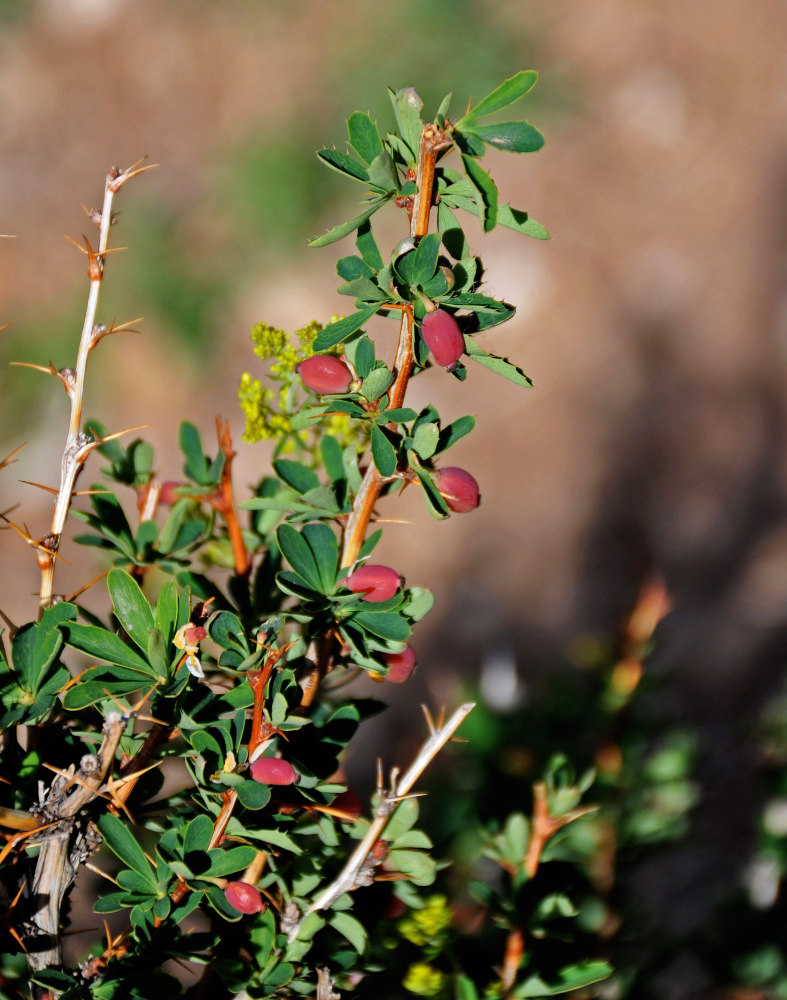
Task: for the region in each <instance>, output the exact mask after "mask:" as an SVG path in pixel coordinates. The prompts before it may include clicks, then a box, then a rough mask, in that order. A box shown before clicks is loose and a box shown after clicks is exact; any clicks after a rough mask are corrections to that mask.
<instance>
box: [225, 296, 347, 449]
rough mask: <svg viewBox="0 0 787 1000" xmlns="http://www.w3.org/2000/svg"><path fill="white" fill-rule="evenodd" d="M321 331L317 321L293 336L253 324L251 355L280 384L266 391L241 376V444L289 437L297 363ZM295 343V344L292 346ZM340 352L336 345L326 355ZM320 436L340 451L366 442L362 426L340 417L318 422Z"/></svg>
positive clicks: (246, 375) (310, 351) (309, 351)
mask: <svg viewBox="0 0 787 1000" xmlns="http://www.w3.org/2000/svg"><path fill="white" fill-rule="evenodd" d="M338 318H339V317H337V316H332V317H331V322H332V323H333V322H335V321H336V320H337V319H338ZM322 328H323V326H322V323H318V322H317V320H312V321H311V323H308V324H307V325H306V326H304V327H301V329H300V330H296V331H295V333H294V335H293V336H290V335H289V334H288V333H286V332H285V331H284V330H279V329H277V328H276V327H273V326H268V324H267V323H255V325H254V326H253V327H252V328H251V339H252V341H253V342H254V353H255V354H256V355H257V357H258V358H261V359H262V360H263V361H270V362H271V364H270V369H269V371H270V377H271V378H273V379H276V380H277V381H278V382H281V383H283V384H282V386H281V387H280V388H278V389H276V388H270V387H268V386H264V385H263V384H262V382H261V381H260V380H259V379H257V378H252V376H251V375H250V374H249V372H244V373H243V374H242V375H241V379H240V386H239V387H238V393H237V395H238V402H239V404H240V408H241V411H242V412H243V415H244V416H245V418H246V428H245V430H244V432H243V440H244V441H245V442H246V443H247V444H254V443H255V442H256V441H266V440H269V439H270V438H283V437H286V436H287V435H289V434H292V433H293V430H292V416H293V414H294V412H295V411H294V408H293V407H294V397H293V385H294V384H296V383H297V384H300V383H299V381H298V380H297V378H296V374H295V369H296V368H297V366H298V364H299V363H300V362H301V361H303V360H304V359H305V358H310V357H311V356H312V355H313V354H314V339H315V337H316V336H317V334H318V333H319V332H320V330H322ZM296 340H297V344H296V343H295V342H294V341H296ZM341 352H342V348H341V346H340V345H337V346H336V347H333V348H331V350H330V351H329V352H328V353H330V354H337V355H338V354H341ZM320 432H321V433H325V434H330V435H331V436H332V437H334V438H336V440H337V441H338V442H339V444H340V445H341V446H342V447H343V448H346V447H347V446H348V445H352V446H353V447H355V448H356V449H357V450H358V451H361V450H362V449H363V447H364V444H365V442H366V431H365V429H364V427H363V425H361V424H359V423H358V422H357V421H353V420H350V418H349V417H347V416H345V415H344V414H341V413H335V414H332V415H330V416H328V417H326V418H325V419H324V420H323V421H321V422H320ZM302 437H303V436H302ZM305 440H306V439H303V440H302V443H305ZM292 444H293V442H290V446H292ZM286 450H287V448H285V451H286Z"/></svg>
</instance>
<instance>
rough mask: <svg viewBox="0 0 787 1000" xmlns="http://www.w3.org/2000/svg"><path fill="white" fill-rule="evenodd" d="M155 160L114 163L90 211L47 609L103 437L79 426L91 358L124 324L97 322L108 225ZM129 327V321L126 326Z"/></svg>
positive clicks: (44, 568) (47, 571) (44, 596)
mask: <svg viewBox="0 0 787 1000" xmlns="http://www.w3.org/2000/svg"><path fill="white" fill-rule="evenodd" d="M152 166H154V164H148V165H146V166H143V167H140V166H139V164H138V163H135V164H133V165H132V166H131V167H128V168H127V169H126V170H120V169H119V168H118V167H111V168H110V170H109V173H108V174H107V178H106V183H105V185H104V204H103V206H102V208H101V211H100V212H97V211H93V212H90V213H88V214H89V216H90V217H91V218H92V219H93V220H94V221H95V222H96V223H97V224H98V227H99V229H98V249H97V250H94V249H93V248H92V247H91V245H90V243H89V242H88V240H87V239H85V244H86V250H85V253H86V254H87V259H88V267H87V273H88V278H89V279H90V291H89V293H88V300H87V307H86V309H85V320H84V323H83V324H82V335H81V337H80V341H79V350H78V351H77V362H76V368H66V369H63V370H62V371H60V372H58V373H57V376H58V378H60V380H61V381H62V382H63V385H64V387H65V389H66V393H67V394H68V398H69V400H70V403H71V417H70V420H69V426H68V435H67V437H66V444H65V448H64V449H63V459H62V462H61V467H60V487H59V489H58V491H57V498H56V500H55V507H54V510H53V512H52V524H51V528H50V530H49V534H48V535H47V536H46V545H45V547H44V548H39V549H38V557H37V558H38V566H39V568H40V570H41V589H40V597H39V607H40V610H41V611H43V610H44V609H45V608H48V607H49V606H50V605H51V603H52V597H53V590H54V577H55V556H56V553H57V550H58V548H59V546H60V539H61V537H62V534H63V528H64V526H65V523H66V517H67V516H68V511H69V508H70V506H71V498H72V496H73V494H74V487H75V485H76V481H77V479H78V477H79V474H80V472H81V471H82V468H83V466H84V464H85V461H86V459H87V457H88V455H89V454H90V452H91V451H92V450H93V449H94V448H96V447H97V446H98V445H99V444H101V441H97V440H94V439H93V438H91V437H90V436H89V435H88V434H86V433H85V432H84V431H82V430H81V429H80V428H81V426H82V402H83V397H84V391H85V373H86V371H87V358H88V355H89V354H90V352H91V351H92V350H93V348H94V347H95V346H96V344H97V343H98V342H99V340H101V339H102V337H104V336H106V335H107V334H108V333H110V332H118V331H119V330H120V329H121V328H120V327H110V328H109V329H107V328H105V327H102V326H100V325H97V324H96V310H97V308H98V298H99V294H100V292H101V281H102V278H103V275H104V258H105V257H106V255H107V254H108V253H110V252H111V251H110V249H109V230H110V227H111V225H112V203H113V201H114V198H115V195H116V194H117V192H118V191H119V190H120V188H121V187H122V186H123V185H124V184H125V183H126V182H127V181H129V180H131V178H132V177H135V176H136V175H137V174H140V173H142V172H143V171H144V170H149V169H150V168H151V167H152ZM124 328H125V327H124Z"/></svg>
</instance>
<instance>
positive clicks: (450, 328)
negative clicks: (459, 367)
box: [421, 309, 465, 368]
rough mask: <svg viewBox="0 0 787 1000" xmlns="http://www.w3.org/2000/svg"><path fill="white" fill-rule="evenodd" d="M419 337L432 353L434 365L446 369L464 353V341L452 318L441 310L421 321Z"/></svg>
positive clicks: (428, 314) (431, 313) (457, 325)
mask: <svg viewBox="0 0 787 1000" xmlns="http://www.w3.org/2000/svg"><path fill="white" fill-rule="evenodd" d="M421 336H422V337H423V338H424V341H425V342H426V346H427V347H428V348H429V350H430V351H431V352H432V357H433V358H434V360H435V364H438V365H442V367H443V368H447V367H448V366H449V365H453V364H456V362H457V361H458V360H459V359H460V358H461V357H462V355H463V354H464V352H465V339H464V337H463V336H462V331H461V330H460V329H459V324H458V323H457V322H456V320H455V319H454V317H453V316H452V315H451V314H450V313H447V312H445V311H444V310H443V309H435V311H434V312H430V313H427V314H426V316H424V318H423V320H422V321H421Z"/></svg>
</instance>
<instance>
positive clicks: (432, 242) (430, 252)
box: [410, 233, 442, 285]
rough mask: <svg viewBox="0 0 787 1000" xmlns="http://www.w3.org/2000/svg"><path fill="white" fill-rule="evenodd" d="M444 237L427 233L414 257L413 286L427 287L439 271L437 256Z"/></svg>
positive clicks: (416, 249)
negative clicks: (436, 271) (428, 282)
mask: <svg viewBox="0 0 787 1000" xmlns="http://www.w3.org/2000/svg"><path fill="white" fill-rule="evenodd" d="M441 242H442V237H441V235H440V233H427V234H426V236H424V237H423V238H422V239H421V241H420V243H419V244H418V246H417V247H416V248H415V254H414V255H413V273H412V278H411V282H410V283H411V284H413V285H425V284H426V282H427V281H429V280H430V278H432V277H433V275H434V273H435V270H436V269H437V255H438V253H439V252H440V243H441Z"/></svg>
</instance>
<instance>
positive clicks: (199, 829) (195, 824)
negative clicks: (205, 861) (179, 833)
mask: <svg viewBox="0 0 787 1000" xmlns="http://www.w3.org/2000/svg"><path fill="white" fill-rule="evenodd" d="M212 836H213V823H211V821H210V818H209V817H208V816H206V815H205V814H204V813H202V814H201V815H199V816H195V817H194V819H193V820H191V821H190V822H189V823H188V825H187V826H186V833H185V836H184V837H183V853H184V854H190V853H191V852H192V851H207V849H208V847H209V845H210V838H211V837H212Z"/></svg>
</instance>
